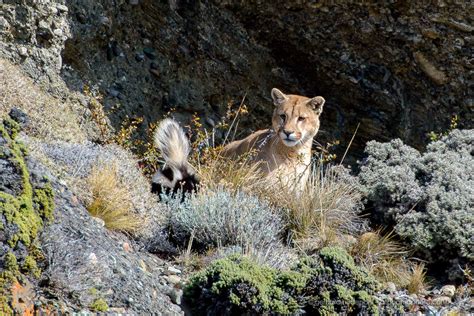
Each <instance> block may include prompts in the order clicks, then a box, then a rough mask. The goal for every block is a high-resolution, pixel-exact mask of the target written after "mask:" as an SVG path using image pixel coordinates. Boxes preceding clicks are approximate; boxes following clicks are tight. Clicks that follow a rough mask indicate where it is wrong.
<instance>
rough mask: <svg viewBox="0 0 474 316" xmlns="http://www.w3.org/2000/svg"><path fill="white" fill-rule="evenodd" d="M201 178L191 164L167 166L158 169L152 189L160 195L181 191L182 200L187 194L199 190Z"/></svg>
mask: <svg viewBox="0 0 474 316" xmlns="http://www.w3.org/2000/svg"><path fill="white" fill-rule="evenodd" d="M198 185H199V180H198V178H197V176H196V174H195V172H194V170H193V169H192V167H191V166H190V165H188V166H183V167H181V168H176V167H169V166H165V167H164V168H163V169H161V170H158V171H157V172H156V173H155V174H154V175H153V179H152V184H151V191H152V192H153V193H156V194H158V195H160V194H162V193H165V194H169V193H173V194H176V193H178V192H180V193H181V200H184V197H185V195H186V194H191V193H194V192H196V191H197V188H198Z"/></svg>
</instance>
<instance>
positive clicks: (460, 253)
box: [359, 130, 474, 262]
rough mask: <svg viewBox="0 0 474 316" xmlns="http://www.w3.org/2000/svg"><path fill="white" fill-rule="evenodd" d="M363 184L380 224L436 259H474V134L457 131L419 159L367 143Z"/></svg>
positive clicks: (395, 144) (402, 148)
mask: <svg viewBox="0 0 474 316" xmlns="http://www.w3.org/2000/svg"><path fill="white" fill-rule="evenodd" d="M366 153H367V155H368V157H367V159H366V160H365V161H364V162H363V163H362V164H361V171H360V174H359V180H360V182H361V184H362V185H363V188H364V190H365V192H366V194H367V200H368V204H369V205H368V209H371V210H372V212H373V213H372V214H373V215H374V219H375V220H376V222H377V223H379V224H383V225H388V226H393V227H394V229H395V232H396V233H398V234H399V235H400V236H401V237H403V238H405V239H406V240H408V241H409V242H410V244H411V245H413V246H414V247H416V249H417V250H419V251H420V252H421V253H422V254H423V255H424V256H425V257H426V258H428V259H429V260H431V261H432V262H435V261H443V260H450V259H456V260H458V259H461V261H463V260H464V261H465V260H466V259H467V260H471V261H472V260H473V259H474V239H473V237H472V236H474V226H473V224H472V223H473V222H474V159H473V154H474V130H453V131H452V132H450V133H449V135H447V136H445V137H442V138H441V140H439V141H435V142H432V143H431V144H429V145H428V146H427V149H426V152H425V153H424V154H423V155H421V154H420V153H419V152H418V151H416V150H415V149H413V148H410V147H408V146H406V145H403V143H402V142H401V141H400V140H394V141H391V142H390V143H385V144H381V143H377V142H374V141H373V142H369V143H368V144H367V148H366Z"/></svg>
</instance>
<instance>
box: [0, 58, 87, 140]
mask: <svg viewBox="0 0 474 316" xmlns="http://www.w3.org/2000/svg"><path fill="white" fill-rule="evenodd" d="M0 87H1V88H0V117H1V116H4V115H6V114H8V112H9V111H10V110H11V109H12V108H13V107H17V108H20V109H21V110H23V111H24V112H25V113H26V114H28V116H29V118H30V124H29V126H28V130H27V132H28V134H30V135H33V136H36V137H39V138H42V139H47V140H65V141H76V142H82V141H84V140H85V139H86V133H85V131H84V128H83V127H81V122H80V121H81V120H84V118H80V115H79V114H77V113H76V112H77V111H78V110H77V109H76V110H74V109H73V105H72V104H71V103H70V102H69V101H63V100H60V99H57V98H55V97H53V96H52V95H50V94H49V93H48V92H46V91H44V90H43V89H41V88H40V87H39V86H38V84H35V83H34V82H33V80H32V79H31V78H29V77H28V76H26V75H25V74H24V73H23V71H22V70H21V68H20V67H19V66H16V65H14V64H12V63H11V62H9V61H7V60H5V59H0ZM75 111H76V112H75Z"/></svg>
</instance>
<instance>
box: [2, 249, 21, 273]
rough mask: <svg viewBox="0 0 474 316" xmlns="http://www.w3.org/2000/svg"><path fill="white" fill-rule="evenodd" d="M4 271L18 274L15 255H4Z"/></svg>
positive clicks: (10, 253)
mask: <svg viewBox="0 0 474 316" xmlns="http://www.w3.org/2000/svg"><path fill="white" fill-rule="evenodd" d="M4 265H5V270H7V271H10V272H13V273H17V272H18V262H17V260H16V257H15V255H14V254H13V253H12V252H8V253H7V254H6V255H5V264H4Z"/></svg>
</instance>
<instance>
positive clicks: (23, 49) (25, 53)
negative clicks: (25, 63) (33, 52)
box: [18, 46, 28, 57]
mask: <svg viewBox="0 0 474 316" xmlns="http://www.w3.org/2000/svg"><path fill="white" fill-rule="evenodd" d="M18 54H20V56H22V57H26V56H28V50H27V49H26V47H23V46H22V47H20V48H18Z"/></svg>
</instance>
